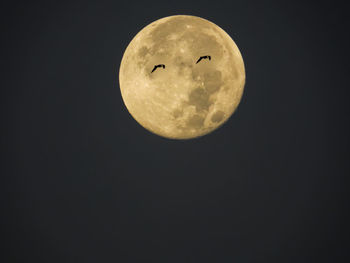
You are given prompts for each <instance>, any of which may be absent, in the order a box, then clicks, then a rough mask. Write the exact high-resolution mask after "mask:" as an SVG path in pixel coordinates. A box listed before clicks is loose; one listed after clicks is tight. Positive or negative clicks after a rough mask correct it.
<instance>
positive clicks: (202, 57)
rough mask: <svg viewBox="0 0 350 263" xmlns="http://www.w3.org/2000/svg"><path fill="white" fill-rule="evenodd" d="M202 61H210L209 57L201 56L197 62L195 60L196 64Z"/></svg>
mask: <svg viewBox="0 0 350 263" xmlns="http://www.w3.org/2000/svg"><path fill="white" fill-rule="evenodd" d="M202 59H209V60H210V59H211V57H210V56H201V57H200V58H199V59H198V60H197V62H196V64H197V63H198V62H199V61H201V60H202Z"/></svg>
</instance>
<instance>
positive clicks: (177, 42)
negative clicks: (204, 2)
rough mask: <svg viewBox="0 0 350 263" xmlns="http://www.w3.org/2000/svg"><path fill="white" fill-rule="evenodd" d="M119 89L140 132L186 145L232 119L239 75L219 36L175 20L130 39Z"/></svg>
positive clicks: (229, 44) (236, 57) (239, 62)
mask: <svg viewBox="0 0 350 263" xmlns="http://www.w3.org/2000/svg"><path fill="white" fill-rule="evenodd" d="M203 56H206V57H204V58H203V59H201V60H200V61H199V62H198V63H197V61H198V60H199V59H200V57H203ZM208 56H210V60H209V57H208ZM156 65H159V66H158V67H155V66H156ZM162 65H164V66H162ZM153 70H154V71H153ZM152 71H153V72H152ZM119 83H120V89H121V94H122V97H123V100H124V103H125V105H126V107H127V109H128V111H129V112H130V114H131V115H132V116H133V117H134V119H135V120H136V121H137V122H138V123H139V124H141V125H142V126H143V127H144V128H146V129H147V130H149V131H151V132H153V133H155V134H157V135H160V136H163V137H166V138H172V139H190V138H195V137H199V136H203V135H205V134H208V133H210V132H211V131H213V130H215V129H217V128H218V127H220V126H221V125H222V124H223V123H225V122H226V121H227V120H228V118H229V117H230V116H231V115H232V113H233V112H234V111H235V109H236V108H237V106H238V104H239V102H240V100H241V97H242V93H243V89H244V84H245V69H244V63H243V59H242V55H241V53H240V51H239V49H238V47H237V45H236V44H235V42H234V41H233V40H232V39H231V38H230V36H229V35H228V34H227V33H226V32H225V31H224V30H222V29H221V28H220V27H218V26H217V25H215V24H214V23H212V22H210V21H208V20H205V19H203V18H200V17H196V16H188V15H176V16H169V17H165V18H162V19H159V20H157V21H155V22H153V23H151V24H149V25H148V26H146V27H145V28H143V29H142V30H141V31H140V32H139V33H138V34H137V35H136V36H135V37H134V38H133V40H132V41H131V42H130V44H129V45H128V47H127V48H126V50H125V53H124V56H123V58H122V61H121V65H120V70H119Z"/></svg>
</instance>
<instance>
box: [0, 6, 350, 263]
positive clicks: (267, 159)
mask: <svg viewBox="0 0 350 263" xmlns="http://www.w3.org/2000/svg"><path fill="white" fill-rule="evenodd" d="M0 10H1V18H0V19H1V27H2V28H3V29H2V30H1V42H2V43H1V45H2V48H1V53H3V55H2V56H1V73H2V74H1V75H2V76H1V97H0V105H1V117H2V119H1V131H2V134H1V154H2V155H1V157H2V158H1V168H0V172H1V183H0V190H1V193H0V198H1V205H2V206H1V214H0V215H1V219H0V223H1V230H2V231H1V233H2V234H1V236H2V239H3V240H4V241H5V245H3V246H2V249H3V251H4V253H1V254H2V256H4V257H5V258H4V260H2V262H4V263H5V262H16V263H17V262H26V263H28V262H36V263H39V262H45V263H47V262H49V263H56V262H65V263H66V262H68V263H70V262H72V263H73V262H74V263H75V262H84V263H90V262H91V263H92V262H103V263H106V262H120V263H128V262H133V263H134V262H162V263H163V262H169V263H172V262H174V263H178V262H191V263H192V262H200V263H202V262H220V263H223V262H224V263H226V262H230V263H231V262H240V263H241V262H244V263H245V262H268V263H271V262H278V263H281V262H283V263H286V262H287V263H289V262H291V263H292V262H293V263H295V262H298V263H300V262H305V263H306V262H307V263H310V262H349V261H348V260H349V254H350V252H349V251H350V248H349V234H348V230H349V227H348V224H349V223H348V222H349V221H350V219H349V217H348V210H349V184H348V183H349V179H348V177H349V174H350V166H349V156H350V154H349V153H350V151H349V146H350V143H349V134H350V129H349V121H350V120H349V114H350V111H349V107H348V104H349V94H350V92H349V89H350V87H349V86H350V85H349V79H348V76H349V53H348V51H347V49H348V48H349V46H350V43H349V18H348V17H349V14H348V10H347V9H346V8H345V5H341V3H340V2H339V1H327V2H325V1H318V2H315V3H311V2H308V1H247V0H245V1H243V0H242V1H234V0H231V1H225V2H220V1H189V0H187V1H178V0H177V1H166V0H163V1H143V2H135V1H124V2H119V1H116V0H115V1H75V0H71V1H13V3H10V1H9V2H8V3H5V2H4V3H2V4H1V6H0ZM176 14H187V15H195V16H199V17H203V18H205V19H208V20H209V21H212V22H214V23H215V24H217V25H218V26H220V27H221V28H223V29H224V30H225V31H226V32H227V33H228V34H229V35H230V36H231V37H232V39H233V40H234V41H235V42H236V44H237V45H238V47H239V49H240V51H241V53H242V56H243V59H244V62H245V68H246V85H245V90H244V94H243V97H242V100H241V103H240V105H239V107H238V109H237V111H236V112H235V113H234V114H233V116H232V117H231V118H230V119H229V120H228V121H227V122H226V123H225V124H224V125H223V126H222V127H221V128H219V129H218V130H216V131H214V132H213V133H211V134H209V135H206V136H204V137H201V138H198V139H193V140H184V141H179V140H169V139H165V138H162V137H159V136H157V135H154V134H152V133H150V132H148V131H147V130H145V129H144V128H143V127H141V126H140V125H139V124H138V123H137V122H136V121H135V120H134V119H133V118H132V117H131V115H130V114H129V113H128V111H127V109H126V107H125V106H124V103H123V101H122V98H121V94H120V89H119V81H118V73H119V65H120V61H121V58H122V56H123V53H124V51H125V49H126V47H127V45H128V43H129V42H130V41H131V40H132V38H133V37H134V36H135V35H136V34H137V33H138V32H139V31H140V30H141V29H142V28H143V27H144V26H146V25H148V24H149V23H151V22H153V21H155V20H157V19H159V18H162V17H165V16H169V15H176Z"/></svg>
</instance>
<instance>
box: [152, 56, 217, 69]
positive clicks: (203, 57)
mask: <svg viewBox="0 0 350 263" xmlns="http://www.w3.org/2000/svg"><path fill="white" fill-rule="evenodd" d="M202 59H209V60H211V57H210V56H201V57H200V58H199V59H198V60H197V62H196V64H197V63H198V62H199V61H201V60H202ZM157 68H165V65H164V64H159V65H155V66H154V68H153V69H152V71H151V73H153V71H155V70H156V69H157Z"/></svg>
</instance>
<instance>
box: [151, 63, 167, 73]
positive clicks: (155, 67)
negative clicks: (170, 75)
mask: <svg viewBox="0 0 350 263" xmlns="http://www.w3.org/2000/svg"><path fill="white" fill-rule="evenodd" d="M157 68H165V65H164V64H159V65H155V66H154V68H153V69H152V71H151V73H153V71H155V70H156V69H157Z"/></svg>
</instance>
